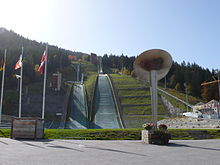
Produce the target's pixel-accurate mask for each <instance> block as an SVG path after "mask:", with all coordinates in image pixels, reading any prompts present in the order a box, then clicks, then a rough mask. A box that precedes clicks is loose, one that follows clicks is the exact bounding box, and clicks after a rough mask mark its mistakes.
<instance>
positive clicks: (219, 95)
mask: <svg viewBox="0 0 220 165" xmlns="http://www.w3.org/2000/svg"><path fill="white" fill-rule="evenodd" d="M215 72H216V74H217V76H218V97H219V98H218V99H219V102H220V82H219V72H220V71H219V70H218V69H216V70H215ZM217 111H218V118H219V116H220V115H219V106H218V108H217Z"/></svg>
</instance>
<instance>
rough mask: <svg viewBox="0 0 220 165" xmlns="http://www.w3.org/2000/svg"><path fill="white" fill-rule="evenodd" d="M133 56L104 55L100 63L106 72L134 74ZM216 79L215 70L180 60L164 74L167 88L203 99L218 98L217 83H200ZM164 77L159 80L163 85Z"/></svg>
mask: <svg viewBox="0 0 220 165" xmlns="http://www.w3.org/2000/svg"><path fill="white" fill-rule="evenodd" d="M134 60H135V57H127V56H125V55H121V56H118V55H104V56H103V59H102V63H103V66H105V67H104V71H105V72H108V73H112V72H123V73H124V74H127V75H131V76H135V73H134V71H133V63H134ZM213 79H217V75H216V72H215V70H214V69H213V70H211V71H210V70H209V69H205V68H203V67H201V66H199V65H198V64H196V63H189V62H187V63H186V62H184V61H183V62H182V63H181V64H178V63H177V62H173V65H172V67H171V69H170V71H169V73H168V75H167V76H166V84H167V87H168V88H172V89H176V90H177V91H179V92H183V93H185V91H186V90H187V93H188V94H190V95H192V96H195V97H198V98H202V99H203V100H204V101H210V100H212V99H216V100H218V98H219V96H218V84H217V83H213V84H210V85H206V86H203V87H202V86H201V83H203V82H206V81H212V80H213ZM164 83H165V79H162V80H161V81H160V84H161V85H164Z"/></svg>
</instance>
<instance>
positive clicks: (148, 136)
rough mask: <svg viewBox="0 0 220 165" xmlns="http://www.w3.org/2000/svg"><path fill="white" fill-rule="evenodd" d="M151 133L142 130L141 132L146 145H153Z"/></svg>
mask: <svg viewBox="0 0 220 165" xmlns="http://www.w3.org/2000/svg"><path fill="white" fill-rule="evenodd" d="M151 134H152V133H151V131H148V130H142V132H141V140H142V142H144V143H146V144H151Z"/></svg>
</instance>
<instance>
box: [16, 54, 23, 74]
mask: <svg viewBox="0 0 220 165" xmlns="http://www.w3.org/2000/svg"><path fill="white" fill-rule="evenodd" d="M21 66H22V54H21V55H20V58H19V60H18V62H17V63H16V64H15V70H17V69H19V68H21Z"/></svg>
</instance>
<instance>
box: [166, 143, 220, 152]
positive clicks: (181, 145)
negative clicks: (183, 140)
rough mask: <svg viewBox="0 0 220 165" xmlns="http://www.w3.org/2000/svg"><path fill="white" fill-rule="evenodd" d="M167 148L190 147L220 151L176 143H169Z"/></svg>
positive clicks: (214, 149) (213, 149)
mask: <svg viewBox="0 0 220 165" xmlns="http://www.w3.org/2000/svg"><path fill="white" fill-rule="evenodd" d="M167 147H188V148H195V149H203V150H209V151H220V149H217V148H208V147H199V146H192V145H186V144H176V143H169V144H168V145H167Z"/></svg>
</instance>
